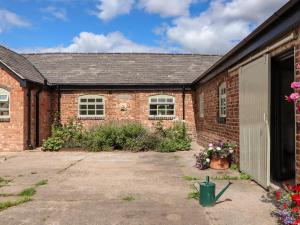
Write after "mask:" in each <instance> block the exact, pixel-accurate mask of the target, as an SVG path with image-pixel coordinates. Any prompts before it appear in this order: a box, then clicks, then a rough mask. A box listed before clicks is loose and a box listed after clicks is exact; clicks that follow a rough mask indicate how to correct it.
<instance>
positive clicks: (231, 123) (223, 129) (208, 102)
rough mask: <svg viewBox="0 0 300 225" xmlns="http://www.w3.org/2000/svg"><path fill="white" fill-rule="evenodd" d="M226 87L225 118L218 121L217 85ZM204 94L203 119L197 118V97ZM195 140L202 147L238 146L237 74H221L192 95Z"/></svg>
mask: <svg viewBox="0 0 300 225" xmlns="http://www.w3.org/2000/svg"><path fill="white" fill-rule="evenodd" d="M223 81H225V82H226V86H227V88H226V89H227V118H226V122H225V123H222V122H220V121H219V97H218V94H219V85H220V84H221V83H222V82H223ZM201 93H203V94H204V117H203V118H200V116H199V95H200V94H201ZM194 101H195V109H194V110H195V118H196V128H197V140H198V143H199V144H200V145H202V146H206V145H207V144H208V143H211V142H213V143H214V142H218V141H229V142H231V143H234V144H237V145H238V144H239V108H238V107H239V105H238V104H239V93H238V74H237V72H233V73H230V74H228V73H223V74H220V75H219V76H217V77H216V78H214V79H212V80H211V81H209V82H208V83H206V84H204V85H203V86H201V87H200V88H198V89H197V91H195V93H194Z"/></svg>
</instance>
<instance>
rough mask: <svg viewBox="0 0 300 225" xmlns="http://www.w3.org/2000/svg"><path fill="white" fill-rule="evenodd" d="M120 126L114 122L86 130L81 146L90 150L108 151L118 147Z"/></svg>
mask: <svg viewBox="0 0 300 225" xmlns="http://www.w3.org/2000/svg"><path fill="white" fill-rule="evenodd" d="M119 134H120V128H119V127H118V126H116V125H114V124H112V123H111V124H106V125H100V126H97V127H94V128H92V129H91V130H89V131H86V132H85V134H84V141H83V146H84V147H85V148H86V149H88V150H90V151H108V150H112V149H115V148H118V147H119V144H118V136H119Z"/></svg>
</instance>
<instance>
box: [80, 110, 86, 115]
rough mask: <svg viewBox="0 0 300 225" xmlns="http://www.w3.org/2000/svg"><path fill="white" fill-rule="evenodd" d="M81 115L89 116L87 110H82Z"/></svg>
mask: <svg viewBox="0 0 300 225" xmlns="http://www.w3.org/2000/svg"><path fill="white" fill-rule="evenodd" d="M79 115H81V116H85V115H87V111H86V110H80V112H79Z"/></svg>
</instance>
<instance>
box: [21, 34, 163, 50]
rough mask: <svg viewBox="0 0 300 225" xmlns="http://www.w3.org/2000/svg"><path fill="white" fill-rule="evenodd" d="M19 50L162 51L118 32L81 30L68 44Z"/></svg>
mask: <svg viewBox="0 0 300 225" xmlns="http://www.w3.org/2000/svg"><path fill="white" fill-rule="evenodd" d="M19 52H38V53H42V52H82V53H83V52H89V53H97V52H115V53H117V52H118V53H121V52H164V49H162V48H159V47H151V46H145V45H140V44H137V43H135V42H133V41H131V40H129V39H127V38H126V37H125V36H124V35H123V34H122V33H120V32H113V33H109V34H107V35H103V34H94V33H90V32H81V33H80V34H79V36H77V37H75V38H74V39H73V41H72V43H71V44H70V45H69V46H66V47H64V46H57V47H53V48H34V49H22V50H19Z"/></svg>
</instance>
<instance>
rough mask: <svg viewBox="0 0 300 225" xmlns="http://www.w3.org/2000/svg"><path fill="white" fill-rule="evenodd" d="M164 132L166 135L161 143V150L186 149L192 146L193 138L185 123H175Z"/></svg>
mask: <svg viewBox="0 0 300 225" xmlns="http://www.w3.org/2000/svg"><path fill="white" fill-rule="evenodd" d="M160 132H162V131H160ZM163 134H164V137H163V138H162V140H161V143H160V145H159V151H160V152H176V151H185V150H189V149H190V148H191V142H192V140H191V138H190V137H189V135H188V133H187V129H186V126H185V124H184V123H182V122H177V123H175V124H174V125H173V126H172V127H170V128H168V129H166V130H164V131H163Z"/></svg>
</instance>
